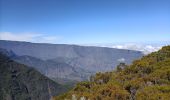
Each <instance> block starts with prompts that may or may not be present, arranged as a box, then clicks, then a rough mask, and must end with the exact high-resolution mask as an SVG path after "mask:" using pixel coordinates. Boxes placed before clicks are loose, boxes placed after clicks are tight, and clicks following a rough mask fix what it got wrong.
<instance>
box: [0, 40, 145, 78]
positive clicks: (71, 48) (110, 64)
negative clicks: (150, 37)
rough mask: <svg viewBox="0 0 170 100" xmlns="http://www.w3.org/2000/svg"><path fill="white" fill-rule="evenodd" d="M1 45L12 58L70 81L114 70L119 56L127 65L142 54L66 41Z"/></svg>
mask: <svg viewBox="0 0 170 100" xmlns="http://www.w3.org/2000/svg"><path fill="white" fill-rule="evenodd" d="M0 47H1V48H4V49H6V50H8V51H12V52H14V53H15V54H16V55H17V57H16V58H13V60H15V61H17V62H19V63H23V64H25V65H28V66H32V67H34V68H36V69H37V70H38V71H40V72H41V73H43V74H44V75H46V76H48V77H50V78H51V77H52V78H66V79H73V80H85V79H87V78H88V77H89V76H90V75H92V74H94V73H96V72H99V71H100V72H104V71H109V70H113V69H114V68H115V67H114V66H116V65H117V64H119V62H118V61H119V59H125V63H126V64H130V63H131V62H132V61H133V60H134V59H138V58H140V57H142V56H143V54H142V53H141V52H139V51H132V50H122V49H114V48H105V47H89V46H77V45H66V44H42V43H29V42H16V41H2V40H0ZM56 73H57V74H56Z"/></svg>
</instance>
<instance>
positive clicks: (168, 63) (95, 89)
mask: <svg viewBox="0 0 170 100" xmlns="http://www.w3.org/2000/svg"><path fill="white" fill-rule="evenodd" d="M72 95H74V96H75V97H76V98H77V100H79V99H80V98H81V97H83V98H85V100H169V98H170V46H165V47H163V48H162V49H161V50H159V51H158V52H153V53H151V54H149V55H147V56H144V57H142V58H141V59H139V60H135V61H134V62H133V63H132V64H131V65H129V66H127V65H124V67H121V66H120V65H118V67H117V70H114V71H112V72H105V73H97V74H96V75H95V76H92V77H91V80H90V81H89V82H80V83H78V84H77V85H76V87H75V88H74V89H72V90H71V91H70V92H68V93H66V94H64V95H61V96H58V97H55V98H54V99H56V100H64V99H68V100H69V99H70V100H71V97H72Z"/></svg>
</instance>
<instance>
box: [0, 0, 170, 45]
mask: <svg viewBox="0 0 170 100" xmlns="http://www.w3.org/2000/svg"><path fill="white" fill-rule="evenodd" d="M0 40H15V41H29V42H37V43H60V44H95V43H131V42H133V43H143V42H146V43H151V42H156V43H161V42H167V41H169V40H170V0H0Z"/></svg>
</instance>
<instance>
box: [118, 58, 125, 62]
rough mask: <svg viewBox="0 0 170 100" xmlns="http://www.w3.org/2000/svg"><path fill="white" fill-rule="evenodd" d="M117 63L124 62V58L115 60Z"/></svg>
mask: <svg viewBox="0 0 170 100" xmlns="http://www.w3.org/2000/svg"><path fill="white" fill-rule="evenodd" d="M117 61H118V62H125V58H120V59H118V60H117Z"/></svg>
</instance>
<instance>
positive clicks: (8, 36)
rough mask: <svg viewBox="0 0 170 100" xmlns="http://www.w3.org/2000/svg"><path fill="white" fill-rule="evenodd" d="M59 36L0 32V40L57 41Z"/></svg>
mask: <svg viewBox="0 0 170 100" xmlns="http://www.w3.org/2000/svg"><path fill="white" fill-rule="evenodd" d="M60 39H61V38H59V37H57V36H49V35H46V34H39V33H17V34H16V33H11V32H0V40H12V41H28V42H36V43H57V42H58V41H59V40H60Z"/></svg>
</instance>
